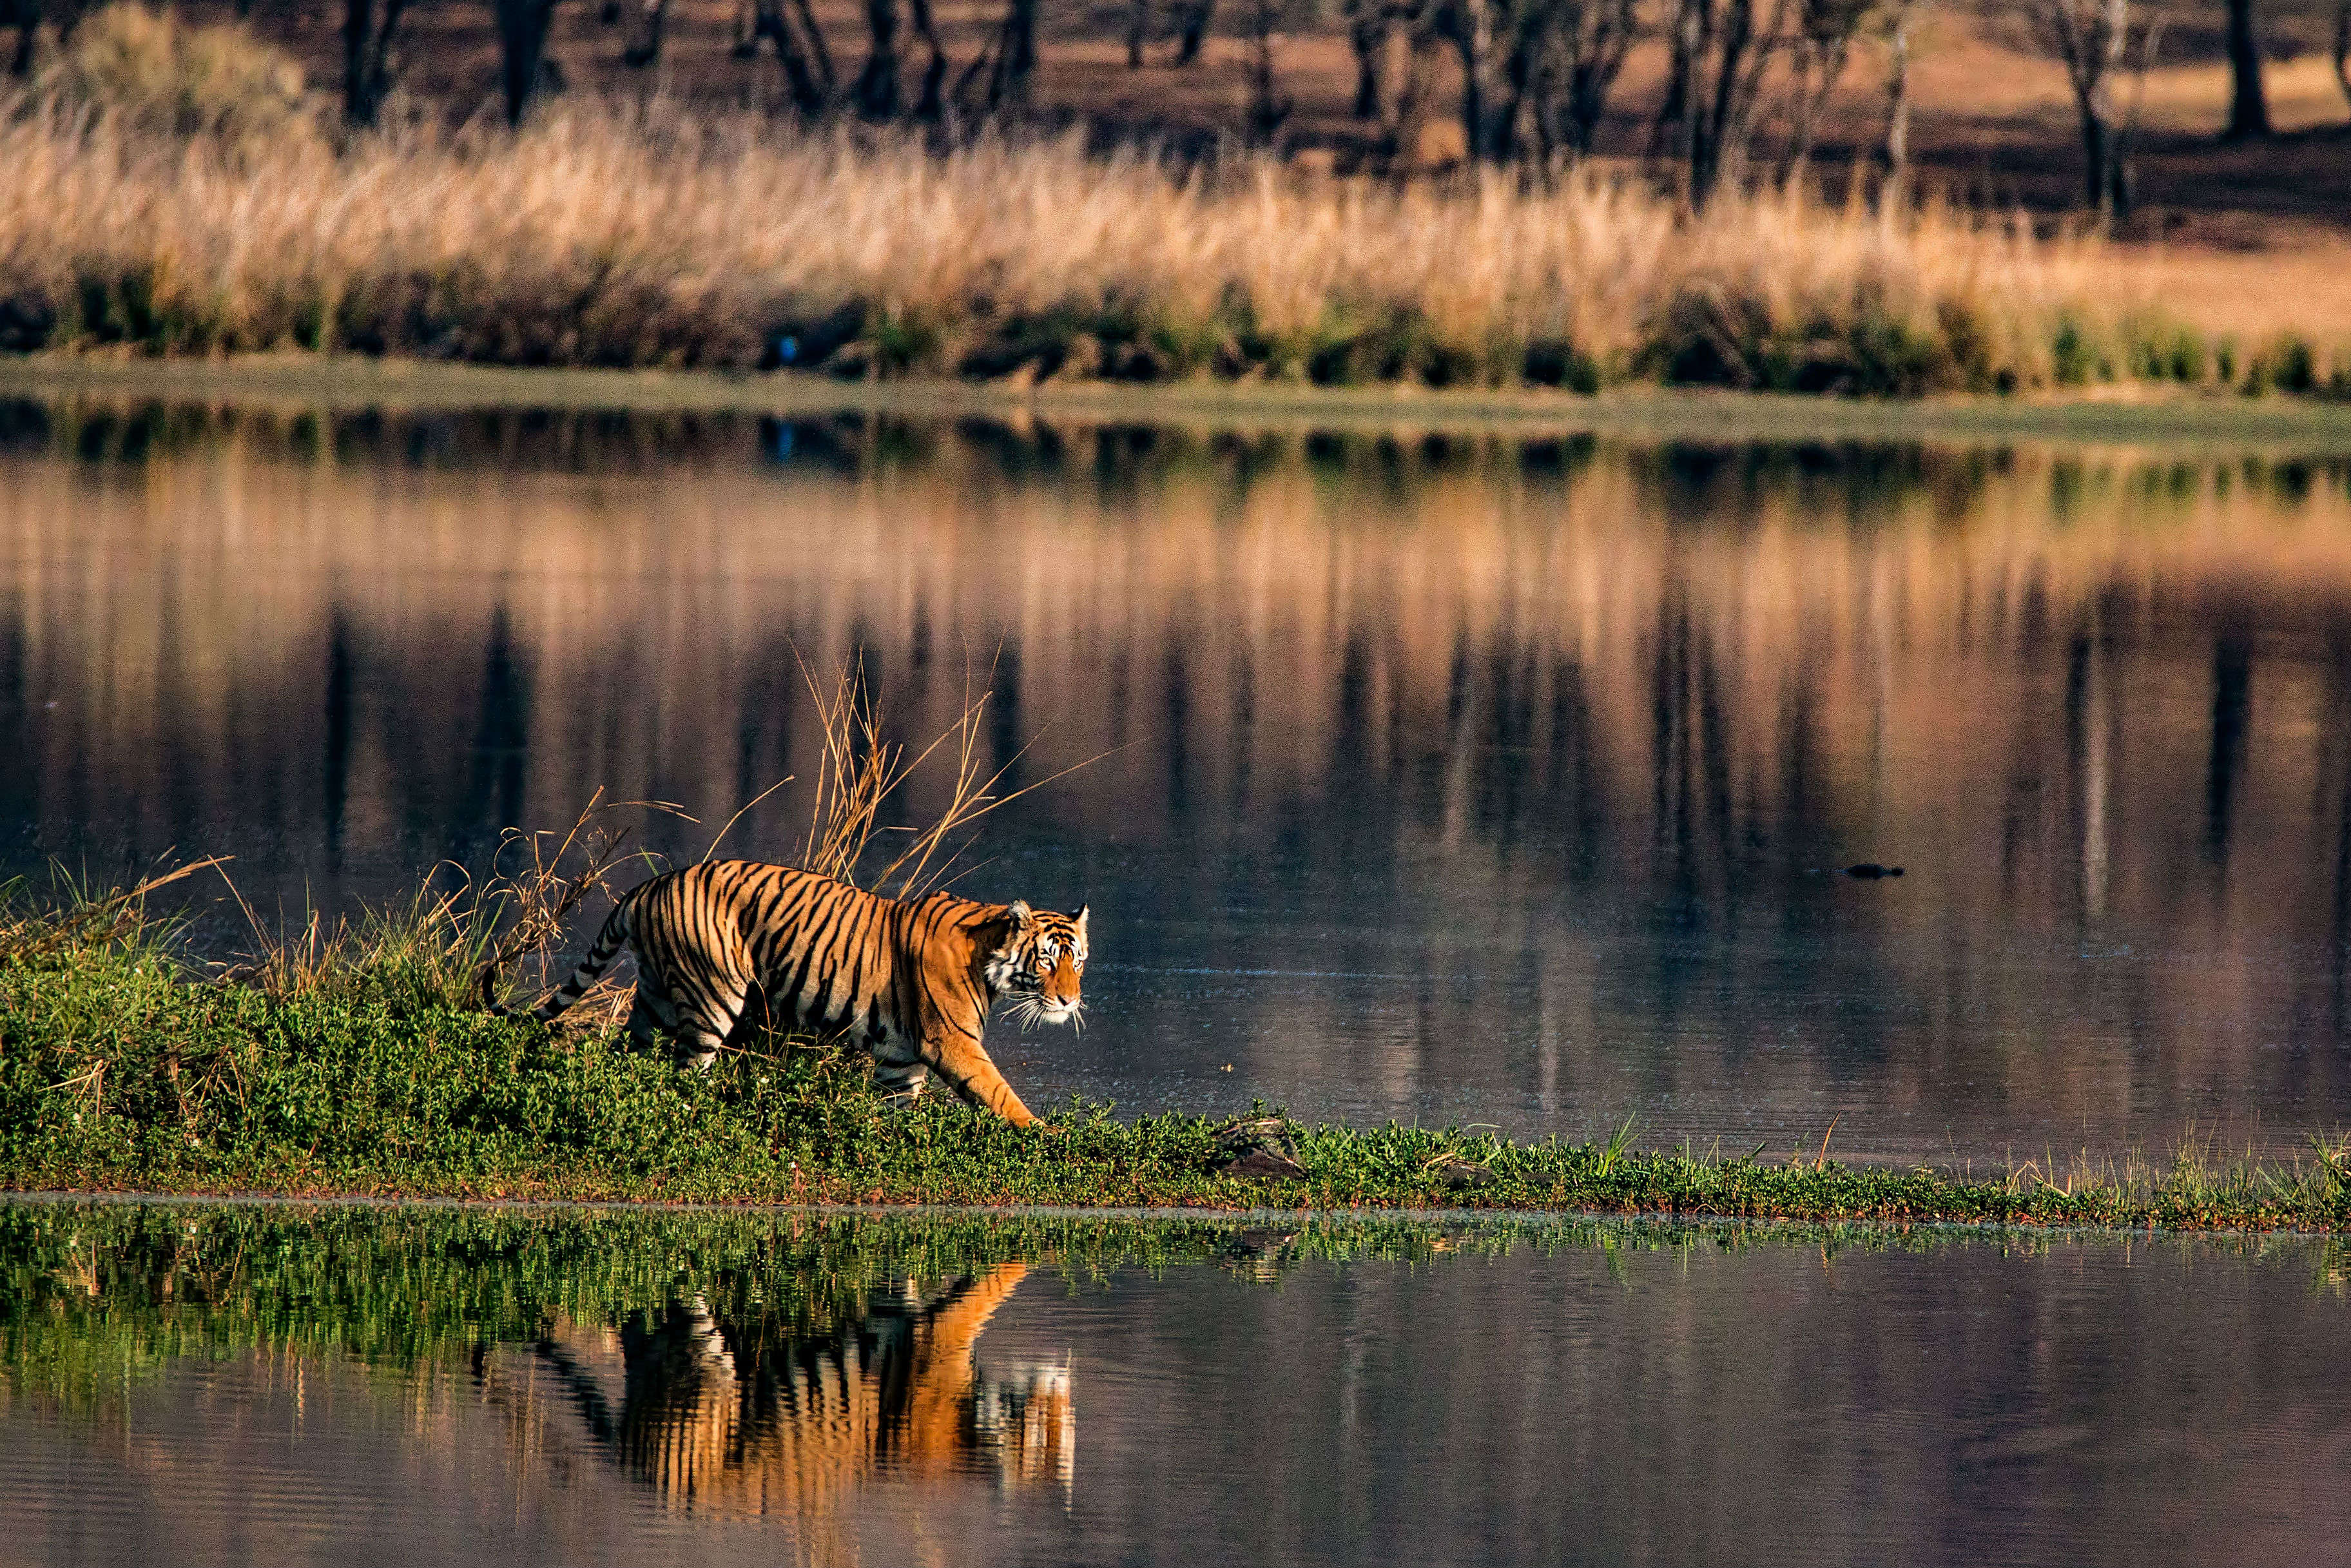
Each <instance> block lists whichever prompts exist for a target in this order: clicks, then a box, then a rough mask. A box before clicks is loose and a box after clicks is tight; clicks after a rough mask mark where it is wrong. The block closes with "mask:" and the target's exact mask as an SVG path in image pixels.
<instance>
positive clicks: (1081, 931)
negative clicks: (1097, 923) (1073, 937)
mask: <svg viewBox="0 0 2351 1568" xmlns="http://www.w3.org/2000/svg"><path fill="white" fill-rule="evenodd" d="M1092 907H1093V905H1092V904H1079V905H1078V935H1079V936H1084V935H1085V934H1086V911H1087V910H1089V909H1092Z"/></svg>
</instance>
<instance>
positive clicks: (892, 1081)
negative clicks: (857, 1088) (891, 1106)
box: [873, 1041, 931, 1105]
mask: <svg viewBox="0 0 2351 1568" xmlns="http://www.w3.org/2000/svg"><path fill="white" fill-rule="evenodd" d="M930 1080H931V1068H930V1064H929V1063H928V1062H926V1061H924V1060H923V1059H922V1057H921V1055H920V1054H919V1053H918V1052H916V1051H914V1049H913V1048H912V1047H911V1046H901V1045H897V1044H896V1043H895V1042H894V1041H884V1042H883V1043H882V1044H879V1045H876V1046H875V1047H873V1089H874V1092H876V1093H878V1094H880V1095H881V1096H882V1097H883V1098H884V1099H886V1100H890V1101H893V1102H894V1103H898V1104H902V1105H911V1104H913V1103H914V1102H915V1101H916V1100H919V1099H921V1098H922V1095H923V1085H925V1083H928V1082H930Z"/></svg>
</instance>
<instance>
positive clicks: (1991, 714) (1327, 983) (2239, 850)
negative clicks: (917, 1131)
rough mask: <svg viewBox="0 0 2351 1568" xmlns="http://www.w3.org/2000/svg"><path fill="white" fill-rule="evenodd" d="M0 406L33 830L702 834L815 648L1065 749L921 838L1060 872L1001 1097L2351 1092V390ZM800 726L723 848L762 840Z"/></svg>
mask: <svg viewBox="0 0 2351 1568" xmlns="http://www.w3.org/2000/svg"><path fill="white" fill-rule="evenodd" d="M0 426H4V427H5V430H6V432H7V434H6V435H5V439H4V440H0V861H4V862H5V863H6V864H8V865H11V866H16V867H22V868H36V867H38V866H40V865H41V864H43V863H44V862H46V861H47V860H48V859H49V858H51V857H61V858H63V859H64V860H65V861H66V862H68V863H69V864H72V865H75V866H78V867H88V868H89V870H91V871H92V872H94V873H98V874H99V875H100V876H104V877H112V876H117V875H120V874H123V873H126V872H127V871H129V870H131V868H135V867H137V866H140V865H142V864H144V863H147V862H150V861H152V859H153V858H154V857H156V856H158V855H161V854H162V853H164V852H166V851H170V850H176V851H178V852H180V853H182V854H183V855H184V854H190V853H193V852H225V853H232V854H234V855H235V856H236V857H237V858H236V862H235V867H234V872H235V876H236V878H237V879H238V883H239V885H240V886H241V887H242V888H243V890H244V891H245V893H246V896H247V897H248V898H250V899H252V900H254V902H256V904H259V905H260V906H261V907H262V908H264V909H265V910H271V911H274V910H277V909H281V908H282V909H287V910H289V911H298V910H299V909H300V907H301V906H302V905H303V904H304V902H305V900H306V899H308V900H315V901H317V902H319V903H320V904H324V905H326V906H328V907H329V908H340V907H348V906H349V904H350V902H351V901H353V900H356V899H360V898H367V897H376V898H381V897H386V896H392V895H395V894H400V893H402V892H403V891H404V890H406V889H409V888H411V887H413V885H414V883H416V881H417V879H418V878H419V877H420V876H422V875H423V873H425V872H426V870H427V869H428V868H430V867H431V866H433V865H434V863H435V862H440V861H443V860H452V861H455V862H462V863H465V864H467V865H469V866H472V867H475V868H476V869H478V868H479V867H480V866H481V865H482V863H483V862H484V861H485V859H486V856H487V854H488V852H489V851H490V849H491V847H492V846H493V845H494V844H495V842H496V835H497V833H498V831H499V830H500V829H501V828H502V827H505V826H507V825H512V824H523V825H528V826H536V827H554V826H559V825H562V824H564V823H568V822H569V821H570V820H571V818H572V816H573V814H574V812H575V811H576V810H578V808H579V807H580V805H581V804H582V803H583V802H584V801H585V800H587V799H588V798H589V797H590V794H591V793H592V792H593V791H594V790H595V789H598V788H600V787H601V788H603V789H606V790H607V791H608V798H618V799H663V800H674V801H678V802H681V803H683V804H684V807H685V809H686V810H690V811H691V812H693V813H694V814H695V816H696V817H698V818H700V819H701V821H702V823H703V824H704V825H703V826H700V827H692V826H688V825H685V824H683V823H679V822H676V821H659V820H656V821H652V822H650V823H649V824H648V825H647V827H646V830H645V831H646V834H647V836H648V839H649V841H651V842H652V843H653V844H654V846H655V847H657V848H660V849H663V850H664V851H667V852H673V853H681V854H684V855H688V856H692V855H696V854H698V853H699V852H701V850H702V849H703V847H704V845H705V843H706V842H707V840H708V835H709V833H710V832H711V831H715V829H716V824H718V823H719V822H722V821H725V820H726V817H727V816H728V814H729V813H730V812H731V811H732V810H734V808H735V807H736V806H737V805H738V804H739V803H741V802H742V801H744V800H748V799H749V798H750V797H752V796H753V795H755V794H757V793H758V791H759V790H760V789H764V788H766V787H767V786H768V785H769V784H771V783H773V782H774V781H775V780H777V779H779V778H782V777H784V776H786V775H788V774H790V775H797V776H799V779H802V780H805V779H808V778H809V777H810V775H811V773H812V771H813V763H814V756H815V746H816V724H815V717H814V712H813V706H812V704H811V701H810V695H809V692H808V690H807V684H806V680H805V678H804V675H803V673H802V662H803V661H805V663H806V664H807V665H808V666H810V668H812V669H814V670H816V671H818V672H829V671H830V670H831V669H832V668H834V667H835V666H837V665H838V664H839V663H840V662H841V660H843V659H845V658H849V657H851V656H852V655H854V656H855V657H857V658H858V659H859V660H860V661H862V668H863V669H864V671H865V672H866V674H867V675H868V677H869V678H870V680H871V681H872V685H873V687H874V689H875V690H876V691H877V692H878V693H879V694H880V696H881V700H882V703H883V706H884V709H885V711H886V713H887V715H888V716H889V720H890V724H891V727H892V730H893V733H894V734H896V735H898V736H900V737H906V738H914V739H921V738H925V737H929V736H931V735H933V734H935V733H937V731H938V730H939V729H940V728H941V727H943V726H944V725H945V724H946V722H947V721H948V720H949V719H950V718H951V717H952V716H953V715H954V714H955V713H956V711H957V709H958V707H959V706H960V704H961V702H962V700H963V698H964V695H965V694H966V692H967V690H974V691H987V692H989V693H990V694H991V695H992V701H991V704H990V707H989V710H988V717H987V724H986V727H985V733H984V744H983V747H982V751H983V754H984V756H985V758H986V759H987V761H988V762H989V764H990V765H991V766H993V765H995V764H996V763H998V762H1004V763H1008V764H1009V767H1010V772H1009V774H1008V783H1009V784H1012V785H1018V784H1021V783H1027V782H1033V781H1035V780H1037V779H1042V778H1044V777H1046V776H1048V775H1050V774H1051V773H1053V772H1054V771H1056V770H1058V769H1060V768H1064V767H1068V766H1070V765H1071V764H1075V763H1079V762H1081V761H1084V760H1085V759H1087V758H1094V757H1096V756H1098V755H1099V754H1103V753H1107V754H1108V755H1107V756H1103V757H1102V759H1101V760H1098V761H1095V762H1093V763H1092V765H1091V766H1089V767H1085V768H1081V769H1080V770H1079V771H1078V772H1076V773H1074V774H1071V776H1069V777H1067V778H1065V779H1061V780H1060V781H1058V782H1056V783H1054V784H1052V785H1050V787H1049V788H1047V789H1043V790H1040V792H1038V793H1037V794H1034V795H1031V796H1029V797H1027V798H1025V799H1023V800H1019V801H1018V802H1016V803H1014V804H1013V805H1012V806H1010V807H1008V808H1007V809H1006V810H1004V811H1002V812H1001V813H999V814H998V816H997V817H996V818H994V819H992V820H991V821H990V824H989V831H988V832H987V836H986V838H985V840H984V841H983V843H982V845H981V847H980V849H979V850H978V851H977V852H976V853H975V855H974V857H973V858H974V860H975V861H976V862H979V863H976V864H973V865H972V866H971V868H970V870H969V873H968V875H967V877H966V879H965V880H964V881H963V882H962V883H960V884H959V885H960V886H961V887H962V889H963V890H965V891H967V892H969V893H972V894H975V895H978V896H992V897H997V898H1010V897H1013V896H1024V897H1027V898H1029V900H1031V901H1033V902H1037V903H1041V904H1053V905H1059V906H1062V907H1074V906H1075V905H1076V904H1079V903H1080V902H1081V901H1082V902H1090V903H1091V904H1092V909H1093V912H1094V942H1093V947H1094V954H1095V962H1094V964H1093V965H1092V968H1091V969H1090V972H1089V976H1088V989H1089V997H1090V1004H1091V1007H1090V1014H1089V1016H1090V1018H1091V1019H1092V1020H1093V1027H1092V1028H1090V1029H1089V1030H1087V1032H1086V1033H1085V1034H1084V1035H1082V1036H1081V1037H1080V1036H1072V1035H1071V1034H1069V1033H1067V1032H1064V1031H1045V1032H1039V1033H1035V1034H1031V1035H1029V1036H1027V1037H1025V1038H1023V1037H1018V1036H1008V1037H1007V1038H1005V1039H1002V1040H999V1041H998V1044H997V1053H998V1057H999V1058H1000V1059H1001V1060H1003V1061H1005V1063H1006V1065H1007V1069H1008V1075H1009V1076H1010V1077H1011V1079H1012V1081H1013V1082H1014V1083H1015V1084H1016V1086H1017V1087H1019V1089H1020V1091H1021V1092H1023V1094H1024V1095H1025V1096H1026V1097H1027V1098H1028V1099H1029V1102H1030V1103H1040V1102H1050V1101H1054V1100H1058V1099H1060V1098H1061V1097H1062V1096H1064V1095H1066V1094H1068V1093H1071V1092H1084V1093H1086V1094H1089V1095H1092V1096H1094V1097H1097V1098H1109V1099H1115V1100H1117V1101H1119V1102H1120V1103H1122V1104H1123V1105H1124V1106H1126V1107H1127V1108H1129V1109H1134V1110H1154V1109H1159V1108H1163V1107H1167V1106H1184V1107H1187V1108H1196V1109H1217V1108H1223V1107H1236V1106H1245V1105H1246V1104H1247V1103H1248V1102H1249V1099H1250V1098H1251V1097H1252V1096H1259V1095H1261V1096H1264V1097H1266V1098H1268V1099H1270V1100H1273V1101H1277V1102H1281V1103H1287V1104H1288V1105H1289V1106H1290V1108H1291V1109H1292V1110H1293V1111H1295V1112H1297V1113H1301V1114H1304V1115H1309V1116H1317V1117H1334V1118H1343V1119H1346V1120H1349V1121H1353V1122H1357V1123H1365V1122H1374V1121H1380V1120H1384V1119H1386V1118H1388V1117H1397V1118H1401V1119H1405V1120H1412V1119H1419V1120H1422V1121H1429V1122H1446V1121H1463V1122H1481V1123H1489V1124H1496V1125H1499V1126H1501V1127H1504V1128H1507V1129H1509V1130H1510V1131H1511V1132H1513V1133H1520V1134H1541V1133H1547V1132H1559V1133H1562V1134H1571V1135H1580V1134H1584V1133H1587V1132H1590V1131H1592V1130H1594V1129H1596V1128H1600V1127H1603V1126H1613V1125H1614V1124H1617V1123H1618V1122H1620V1121H1622V1120H1623V1118H1624V1117H1625V1116H1626V1115H1627V1114H1628V1113H1634V1114H1637V1115H1638V1116H1639V1117H1640V1118H1641V1120H1642V1125H1643V1127H1644V1128H1645V1129H1646V1132H1645V1139H1646V1140H1647V1141H1657V1142H1678V1141H1679V1140H1680V1139H1682V1138H1684V1137H1689V1138H1692V1139H1695V1140H1696V1141H1697V1142H1698V1144H1699V1145H1701V1146H1705V1145H1711V1144H1712V1143H1713V1142H1714V1141H1715V1140H1717V1139H1720V1140H1721V1141H1722V1143H1723V1144H1724V1145H1725V1146H1726V1147H1733V1146H1736V1147H1740V1148H1745V1147H1748V1146H1751V1145H1754V1144H1755V1143H1758V1142H1764V1141H1768V1142H1770V1143H1771V1144H1773V1145H1782V1146H1784V1145H1788V1144H1791V1143H1797V1142H1801V1143H1802V1144H1803V1145H1806V1146H1807V1147H1810V1146H1812V1145H1814V1144H1815V1143H1816V1142H1817V1140H1818V1138H1819V1136H1820V1134H1822V1133H1823V1131H1824V1130H1825V1129H1826V1128H1827V1127H1828V1126H1829V1124H1831V1122H1832V1120H1833V1119H1834V1121H1835V1124H1836V1146H1837V1148H1839V1149H1841V1150H1844V1151H1846V1152H1849V1153H1853V1154H1863V1155H1879V1156H1886V1157H1938V1158H1949V1157H1952V1156H1957V1157H1959V1158H1962V1159H1970V1158H1972V1159H1983V1158H1996V1157H1999V1156H2001V1155H2003V1154H2005V1153H2007V1152H2009V1151H2011V1150H2013V1151H2014V1152H2015V1153H2017V1154H2018V1155H2020V1156H2022V1155H2026V1154H2030V1155H2033V1156H2034V1157H2039V1156H2040V1155H2042V1154H2043V1151H2044V1149H2049V1150H2053V1151H2054V1152H2055V1153H2057V1154H2058V1155H2061V1156H2063V1155H2066V1154H2068V1153H2070V1152H2073V1151H2075V1150H2078V1149H2081V1148H2083V1147H2085V1146H2087V1147H2090V1148H2093V1149H2095V1150H2099V1151H2106V1152H2111V1151H2114V1150H2116V1149H2119V1148H2122V1147H2125V1146H2128V1145H2140V1146H2143V1147H2145V1148H2147V1150H2148V1151H2149V1152H2151V1153H2154V1154H2156V1155H2158V1156H2160V1155H2162V1154H2163V1153H2165V1152H2166V1151H2167V1150H2168V1147H2169V1146H2170V1145H2172V1144H2173V1143H2174V1142H2176V1141H2178V1140H2179V1139H2181V1138H2183V1137H2187V1136H2189V1135H2191V1134H2193V1135H2197V1136H2218V1137H2220V1139H2222V1140H2223V1141H2224V1142H2225V1143H2228V1144H2231V1145H2241V1144H2243V1143H2246V1142H2258V1143H2261V1144H2263V1145H2269V1146H2272V1147H2290V1146H2296V1145H2300V1144H2301V1142H2302V1140H2303V1138H2304V1135H2305V1134H2307V1133H2309V1132H2311V1131H2327V1130H2333V1129H2338V1128H2340V1127H2342V1126H2344V1125H2345V1124H2351V1035H2346V1019H2351V455H2329V454H2325V453H2317V454H2311V453H2294V452H2260V453H2246V452H2236V451H2211V450H2196V451H2179V452H2173V451H2168V450H2163V449H2145V450H2132V449H2122V448H2095V449H2092V448H2065V447H2060V446H2040V447H2035V446H2009V447H1985V448H1980V449H1970V448H1965V447H1952V446H1932V447H1930V446H1900V445H1833V444H1823V445H1818V446H1805V447H1785V446H1779V447H1769V446H1733V445H1722V446H1708V445H1703V444H1655V443H1649V444H1644V443H1641V442H1637V441H1629V440H1616V439H1604V440H1593V439H1591V438H1573V439H1542V440H1525V439H1519V438H1515V437H1503V436H1498V435H1462V434H1396V435H1388V436H1379V435H1365V434H1328V435H1302V434H1259V433H1251V432H1229V431H1225V432H1220V431H1212V430H1182V429H1165V430H1159V429H1141V428H1127V427H1088V426H1079V425H1065V426H1050V425H1045V424H1036V423H1029V424H1019V425H1008V424H1000V423H920V422H909V421H904V420H894V419H873V418H842V419H839V420H829V421H805V422H800V423H776V422H772V421H769V422H762V421H759V420H757V419H727V418H703V419H687V418H670V419H648V418H635V419H632V418H627V417H622V416H584V415H552V414H542V415H534V414H527V413H515V414H467V415H453V416H436V417H429V418H428V417H420V418H392V417H388V416H377V415H366V414H350V415H319V414H295V413H284V412H270V411H267V410H228V411H221V410H211V411H206V410H188V409H155V408H111V407H101V406H96V405H77V406H67V405H62V404H60V405H55V406H47V407H43V406H32V405H15V406H12V407H11V408H10V410H9V412H8V413H6V414H5V421H0ZM1023 747H1027V749H1025V750H1024V749H1023ZM942 788H943V780H942V779H930V780H928V781H918V782H917V784H915V785H914V786H913V787H910V788H909V789H906V790H905V791H904V792H902V794H901V796H900V797H899V798H898V799H896V800H893V801H892V802H891V807H890V814H891V815H892V816H893V819H894V820H898V821H914V820H920V819H922V818H924V817H925V816H926V815H927V814H928V813H929V812H930V811H932V810H935V808H936V806H937V804H938V800H939V796H940V791H941V789H942ZM799 789H801V786H799V785H795V786H791V787H789V788H787V789H785V790H784V791H783V792H781V793H779V794H778V796H776V797H775V798H774V799H773V800H770V801H769V802H768V804H767V805H765V806H763V807H761V808H760V809H759V810H757V811H755V812H753V813H752V814H751V815H749V816H748V817H747V818H746V819H745V820H744V821H742V822H741V823H740V824H738V825H737V827H736V828H735V830H734V831H733V832H732V834H731V835H730V837H729V838H728V840H727V848H728V849H729V850H730V851H733V852H741V853H748V854H755V855H761V856H773V857H780V856H786V855H789V853H790V852H792V851H793V849H794V848H795V846H796V844H797V841H798V836H799V831H800V829H801V826H802V823H803V821H804V817H803V815H802V813H803V810H804V805H803V802H804V800H805V796H804V795H802V794H800V793H799ZM1860 861H1875V862H1886V863H1893V864H1900V865H1902V866H1903V867H1904V868H1905V871H1906V874H1905V875H1904V876H1903V877H1902V878H1900V879H1898V880H1895V879H1887V880H1882V881H1877V882H1871V883H1859V882H1855V881H1852V880H1850V879H1846V878H1844V877H1841V876H1838V875H1835V874H1834V868H1837V867H1840V866H1843V865H1845V864H1848V863H1850V862H1860ZM218 891H219V890H218V889H217V888H213V889H210V890H208V891H207V892H206V893H205V894H204V899H205V900H206V903H205V904H204V907H203V908H200V909H199V911H198V913H199V914H200V915H203V916H204V924H203V925H201V926H200V930H201V931H202V932H203V933H204V936H205V938H206V940H208V941H210V942H212V943H213V944H214V946H215V947H216V948H222V949H225V948H227V947H233V946H235V929H234V925H233V923H232V922H229V921H227V920H225V918H223V917H222V916H221V915H220V914H219V911H218V910H217V908H215V907H214V906H213V905H212V904H210V903H209V901H210V900H211V899H212V897H213V896H214V894H216V893H217V892H218ZM1228 1064H1229V1071H1228V1070H1227V1069H1228Z"/></svg>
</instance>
